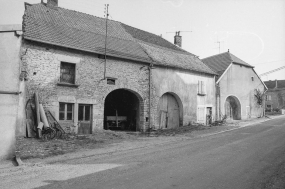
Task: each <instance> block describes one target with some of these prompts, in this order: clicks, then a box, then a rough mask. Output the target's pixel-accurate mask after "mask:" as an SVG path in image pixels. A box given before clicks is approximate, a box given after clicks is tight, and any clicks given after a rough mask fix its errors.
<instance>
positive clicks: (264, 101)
mask: <svg viewBox="0 0 285 189" xmlns="http://www.w3.org/2000/svg"><path fill="white" fill-rule="evenodd" d="M267 90H268V89H265V91H264V92H263V97H262V98H263V117H265V93H266V92H267Z"/></svg>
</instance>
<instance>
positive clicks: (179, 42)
mask: <svg viewBox="0 0 285 189" xmlns="http://www.w3.org/2000/svg"><path fill="white" fill-rule="evenodd" d="M174 44H175V45H177V46H179V47H182V37H181V36H180V31H178V32H175V36H174Z"/></svg>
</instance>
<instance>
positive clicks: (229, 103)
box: [225, 96, 241, 120]
mask: <svg viewBox="0 0 285 189" xmlns="http://www.w3.org/2000/svg"><path fill="white" fill-rule="evenodd" d="M225 115H226V116H227V118H229V119H233V120H239V119H241V106H240V102H239V100H238V98H237V97H235V96H229V97H227V99H226V102H225Z"/></svg>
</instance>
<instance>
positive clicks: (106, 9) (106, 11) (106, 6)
mask: <svg viewBox="0 0 285 189" xmlns="http://www.w3.org/2000/svg"><path fill="white" fill-rule="evenodd" d="M104 13H105V15H104V17H105V18H106V35H105V62H104V79H106V66H107V35H108V17H109V4H105V11H104Z"/></svg>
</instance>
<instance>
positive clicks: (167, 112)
mask: <svg viewBox="0 0 285 189" xmlns="http://www.w3.org/2000/svg"><path fill="white" fill-rule="evenodd" d="M180 104H181V102H180V103H179V101H178V100H177V97H175V96H174V95H173V94H171V93H165V94H164V95H162V96H161V97H160V99H159V103H158V112H157V113H158V122H159V128H160V129H171V128H177V127H179V126H180V117H181V115H180V114H181V111H180V109H181V106H182V105H180Z"/></svg>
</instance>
